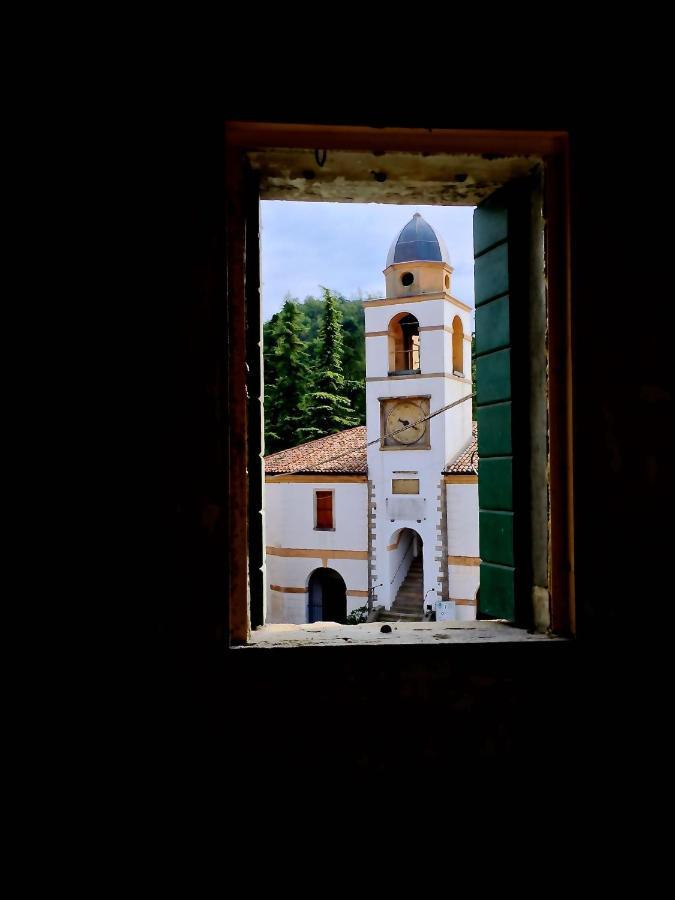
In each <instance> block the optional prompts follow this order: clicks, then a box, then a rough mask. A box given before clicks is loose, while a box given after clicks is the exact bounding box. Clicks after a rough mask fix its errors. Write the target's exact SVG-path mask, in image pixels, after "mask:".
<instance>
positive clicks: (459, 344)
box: [452, 316, 464, 375]
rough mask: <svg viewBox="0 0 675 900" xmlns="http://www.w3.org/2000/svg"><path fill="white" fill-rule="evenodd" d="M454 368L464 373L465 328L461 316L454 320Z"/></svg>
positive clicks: (454, 370) (455, 370)
mask: <svg viewBox="0 0 675 900" xmlns="http://www.w3.org/2000/svg"><path fill="white" fill-rule="evenodd" d="M452 370H453V372H460V373H461V374H462V375H463V374H464V328H463V326H462V320H461V319H460V317H459V316H455V318H454V319H453V320H452Z"/></svg>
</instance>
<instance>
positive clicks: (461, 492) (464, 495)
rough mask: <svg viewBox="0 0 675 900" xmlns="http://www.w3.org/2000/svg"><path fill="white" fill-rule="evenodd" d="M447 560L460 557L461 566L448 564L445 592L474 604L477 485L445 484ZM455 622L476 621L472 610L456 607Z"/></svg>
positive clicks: (477, 575) (477, 581) (477, 553)
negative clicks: (472, 563) (459, 620)
mask: <svg viewBox="0 0 675 900" xmlns="http://www.w3.org/2000/svg"><path fill="white" fill-rule="evenodd" d="M446 501H447V517H448V518H447V521H448V556H449V557H451V558H452V557H460V558H462V559H463V561H464V562H465V563H469V562H473V561H474V560H475V561H476V564H474V565H456V564H455V565H453V564H451V563H449V564H448V592H449V595H450V597H452V598H453V599H454V600H474V599H475V597H476V591H477V590H478V586H479V584H480V564H479V563H478V558H479V556H480V545H479V534H478V484H451V483H450V484H447V485H446ZM455 616H456V618H457V619H461V620H467V619H475V618H476V607H475V606H473V605H472V606H467V605H464V604H457V605H456V607H455Z"/></svg>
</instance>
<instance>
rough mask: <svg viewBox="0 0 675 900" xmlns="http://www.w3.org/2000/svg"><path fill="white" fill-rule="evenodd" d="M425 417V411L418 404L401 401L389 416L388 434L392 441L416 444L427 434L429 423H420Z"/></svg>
mask: <svg viewBox="0 0 675 900" xmlns="http://www.w3.org/2000/svg"><path fill="white" fill-rule="evenodd" d="M425 415H426V413H425V411H424V410H423V409H422V407H421V406H420V405H419V404H418V403H415V402H414V401H411V400H399V401H398V402H397V403H395V404H394V405H393V406H392V408H391V410H390V412H389V414H388V416H387V434H389V435H391V440H393V441H395V442H396V443H397V444H403V445H410V444H416V443H417V442H418V441H420V440H422V438H423V437H424V435H425V434H426V430H427V423H426V422H420V421H419V420H420V419H422V418H424V416H425ZM415 423H417V424H415ZM406 426H407V427H406ZM393 432H397V433H396V434H394V433H393Z"/></svg>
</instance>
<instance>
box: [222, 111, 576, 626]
mask: <svg viewBox="0 0 675 900" xmlns="http://www.w3.org/2000/svg"><path fill="white" fill-rule="evenodd" d="M275 147H286V148H298V149H301V148H305V149H306V148H312V149H313V148H316V147H320V148H322V149H327V150H329V151H330V150H331V149H345V150H355V151H358V150H361V151H374V150H376V151H381V150H385V151H401V152H410V153H424V154H427V155H430V154H434V153H446V154H447V153H450V154H452V153H456V154H473V155H475V154H478V155H480V154H487V153H490V154H503V155H505V156H517V155H527V156H533V157H537V158H539V159H541V160H542V161H543V163H544V167H545V179H544V206H545V213H544V214H545V220H546V248H545V255H546V285H547V324H548V348H547V349H548V384H547V388H548V421H549V431H548V438H549V448H548V454H549V455H548V461H549V483H548V488H549V542H548V547H549V573H550V574H549V588H550V593H551V600H550V610H551V628H552V630H553V631H554V632H556V633H560V634H566V633H572V634H573V633H575V630H576V629H575V602H574V592H575V591H574V534H573V522H574V515H573V469H572V461H573V452H572V451H573V426H574V407H573V394H572V315H571V295H570V290H571V287H570V285H571V276H570V252H569V247H570V215H569V158H568V153H569V151H568V135H567V133H566V132H562V131H521V130H519V131H507V130H503V131H494V130H450V129H419V128H372V127H367V126H335V125H325V124H321V125H303V124H288V123H264V122H226V123H225V183H226V198H227V199H226V254H225V255H226V260H225V263H226V270H227V291H226V304H227V310H226V320H227V330H228V332H227V341H228V356H227V370H228V379H229V390H228V423H229V430H228V435H227V441H228V461H229V500H230V505H229V523H228V524H229V534H230V536H231V537H230V542H229V547H228V559H227V561H226V563H227V571H228V579H227V590H228V594H229V620H230V643H231V644H238V643H242V642H246V641H247V640H248V637H249V635H250V627H251V626H250V609H249V604H250V601H249V592H248V585H249V561H248V552H249V521H250V510H249V464H250V453H249V447H248V441H247V432H248V427H249V422H248V409H249V403H248V399H247V369H246V366H247V358H246V356H247V320H246V303H247V301H248V302H249V303H251V302H253V297H254V296H255V297H257V296H258V290H257V287H255V289H253V288H252V286H251V285H247V280H246V267H247V245H248V246H249V248H250V249H249V255H250V256H251V258H252V259H253V260H254V261H255V264H258V262H259V260H258V248H257V247H255V248H252V247H251V243H252V240H251V239H252V231H253V230H254V229H252V228H251V223H250V221H248V222H247V215H246V204H247V199H249V198H250V185H249V184H248V183H247V177H246V159H245V154H246V151H247V150H250V149H253V148H258V149H265V148H270V149H271V148H275ZM504 183H506V182H504ZM256 215H257V214H256ZM247 224H248V230H247ZM256 227H257V220H256V222H255V223H254V228H256ZM259 320H260V316H259V313H258V324H259ZM249 338H250V335H249ZM254 341H255V336H254ZM249 343H250V341H249ZM255 427H256V428H257V425H256V426H255ZM260 468H261V472H260V473H259V474H258V473H257V472H251V477H252V478H253V480H254V482H255V484H257V481H258V479H260V480H262V465H261V466H260ZM255 484H254V489H255Z"/></svg>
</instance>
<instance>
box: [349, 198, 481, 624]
mask: <svg viewBox="0 0 675 900" xmlns="http://www.w3.org/2000/svg"><path fill="white" fill-rule="evenodd" d="M452 273H453V269H452V266H451V265H450V258H449V256H448V251H447V248H446V246H445V243H444V241H443V239H442V237H441V236H440V235H439V234H437V232H436V231H435V230H434V229H433V228H432V226H431V225H430V224H429V223H428V222H427V221H426V220H425V219H424V218H423V217H422V216H421V215H420V214H419V213H415V214H414V215H413V217H412V219H411V220H410V221H409V222H408V223H407V224H406V225H404V227H403V228H402V229H401V231H400V232H399V234H398V235H397V237H396V238H395V239H394V241H393V243H392V245H391V247H390V249H389V253H388V255H387V261H386V266H385V269H384V277H385V285H386V296H385V297H384V298H383V299H381V300H366V301H364V303H363V306H364V309H365V332H366V424H367V429H368V441H369V442H370V441H374V440H376V439H379V440H378V442H377V443H376V444H374V445H373V446H371V447H368V477H369V481H370V482H371V484H370V495H371V517H370V533H371V543H372V551H371V585H370V586H371V587H375V585H381V587H378V588H377V589H376V590H375V591H374V597H376V598H377V599H376V601H375V602H377V603H383V604H384V605H385V607H387V608H389V607H390V606H391V604H392V603H393V601H394V600H395V598H396V596H397V592H398V591H399V588H401V585H402V584H403V581H404V579H405V577H406V573H407V572H408V571H412V570H411V565H412V561H413V560H417V559H418V556H419V557H421V560H419V561H418V562H417V563H415V568H417V567H418V566H419V562H421V563H422V569H423V575H422V583H423V590H422V595H423V597H428V600H427V602H428V601H429V600H437V599H439V600H440V599H442V596H441V585H442V583H443V577H442V574H443V569H442V562H443V554H442V552H441V549H439V544H443V541H442V540H441V539H440V538H439V535H440V534H441V519H442V508H443V503H442V502H441V496H442V493H443V474H442V473H443V469H444V468H445V466H446V464H447V463H448V462H449V461H450V460H452V459H453V458H454V457H455V456H456V455H457V454H458V453H459V451H460V450H462V449H464V447H466V446H467V445H468V443H469V441H470V440H471V403H469V402H467V403H462V404H460V405H459V406H457V407H454V408H453V409H451V410H449V411H448V412H444V413H441V414H440V415H437V416H434V417H433V418H427V417H428V416H429V415H431V414H432V413H434V412H435V411H436V410H438V409H440V408H441V407H443V406H446V405H447V404H448V403H452V402H453V401H454V400H459V399H460V398H461V397H464V396H466V395H467V394H470V393H471V343H470V341H471V307H470V306H468V305H467V304H465V303H463V302H462V301H461V300H458V299H457V298H456V297H453V296H452V294H451V283H452V281H451V279H452ZM406 553H407V554H408V555H409V557H410V558H408V559H406V556H405V554H406Z"/></svg>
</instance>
